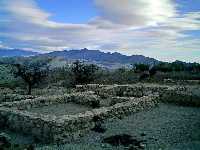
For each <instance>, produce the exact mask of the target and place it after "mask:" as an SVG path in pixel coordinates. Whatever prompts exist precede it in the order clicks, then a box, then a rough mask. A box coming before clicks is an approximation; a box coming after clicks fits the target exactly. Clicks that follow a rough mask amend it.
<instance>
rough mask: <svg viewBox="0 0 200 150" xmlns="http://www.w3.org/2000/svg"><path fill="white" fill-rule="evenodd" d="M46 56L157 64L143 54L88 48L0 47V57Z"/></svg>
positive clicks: (108, 63) (119, 64) (107, 64)
mask: <svg viewBox="0 0 200 150" xmlns="http://www.w3.org/2000/svg"><path fill="white" fill-rule="evenodd" d="M35 55H38V56H48V57H54V58H62V59H63V60H65V61H68V62H73V61H75V60H81V61H85V62H87V63H94V64H97V65H99V66H102V67H107V68H119V67H127V66H129V65H130V64H135V63H144V64H149V65H152V64H157V63H159V61H158V60H156V59H154V58H149V57H145V56H143V55H132V56H127V55H123V54H120V53H117V52H115V53H110V52H107V53H105V52H102V51H100V50H88V49H86V48H84V49H81V50H63V51H53V52H50V53H45V54H40V53H37V52H32V51H24V50H19V49H13V50H8V49H0V57H13V56H23V57H27V56H35Z"/></svg>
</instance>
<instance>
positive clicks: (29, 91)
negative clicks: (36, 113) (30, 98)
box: [28, 83, 32, 95]
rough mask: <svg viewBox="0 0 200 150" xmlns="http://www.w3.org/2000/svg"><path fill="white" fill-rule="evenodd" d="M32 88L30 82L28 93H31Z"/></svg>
mask: <svg viewBox="0 0 200 150" xmlns="http://www.w3.org/2000/svg"><path fill="white" fill-rule="evenodd" d="M31 89H32V85H31V83H28V95H31Z"/></svg>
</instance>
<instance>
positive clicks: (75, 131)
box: [0, 96, 158, 142]
mask: <svg viewBox="0 0 200 150" xmlns="http://www.w3.org/2000/svg"><path fill="white" fill-rule="evenodd" d="M157 98H158V97H157V96H149V97H147V96H145V97H141V98H133V99H131V100H130V101H127V102H122V103H117V104H115V105H113V106H110V107H102V108H99V109H93V110H92V111H86V112H85V113H79V114H77V115H64V116H60V117H56V116H54V115H51V116H49V115H40V114H35V113H30V112H28V111H20V110H12V109H10V108H6V107H0V116H1V117H0V118H1V119H0V124H1V126H3V127H6V128H8V129H11V130H14V131H17V132H22V133H25V134H31V135H33V136H34V137H36V138H37V139H39V140H41V141H43V142H60V141H62V142H64V141H65V142H66V140H67V141H70V140H73V139H76V138H77V137H79V136H80V135H82V134H83V133H85V132H87V131H88V130H90V129H91V128H93V127H94V125H95V122H94V117H99V118H101V119H102V120H105V119H108V118H114V117H119V118H121V117H124V116H126V115H128V114H131V113H135V112H138V111H141V110H148V109H150V108H152V107H154V106H156V105H157V103H158V99H157Z"/></svg>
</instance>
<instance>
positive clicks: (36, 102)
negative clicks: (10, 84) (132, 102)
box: [0, 92, 99, 110]
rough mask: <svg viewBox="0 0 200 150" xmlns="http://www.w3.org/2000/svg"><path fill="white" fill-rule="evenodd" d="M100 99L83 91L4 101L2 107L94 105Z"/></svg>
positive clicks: (0, 105)
mask: <svg viewBox="0 0 200 150" xmlns="http://www.w3.org/2000/svg"><path fill="white" fill-rule="evenodd" d="M96 101H99V97H98V96H97V95H94V92H82V93H72V94H64V95H60V96H57V95H55V96H49V97H44V96H41V97H37V98H35V99H26V100H22V101H14V102H4V103H2V104H0V107H3V106H4V107H13V108H16V109H18V110H28V109H31V108H34V107H42V106H47V105H50V104H58V103H68V102H74V103H77V104H82V105H88V106H90V105H92V102H96Z"/></svg>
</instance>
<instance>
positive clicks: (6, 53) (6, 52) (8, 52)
mask: <svg viewBox="0 0 200 150" xmlns="http://www.w3.org/2000/svg"><path fill="white" fill-rule="evenodd" d="M37 54H38V53H37V52H32V51H25V50H20V49H0V57H16V56H21V57H28V56H34V55H37Z"/></svg>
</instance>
